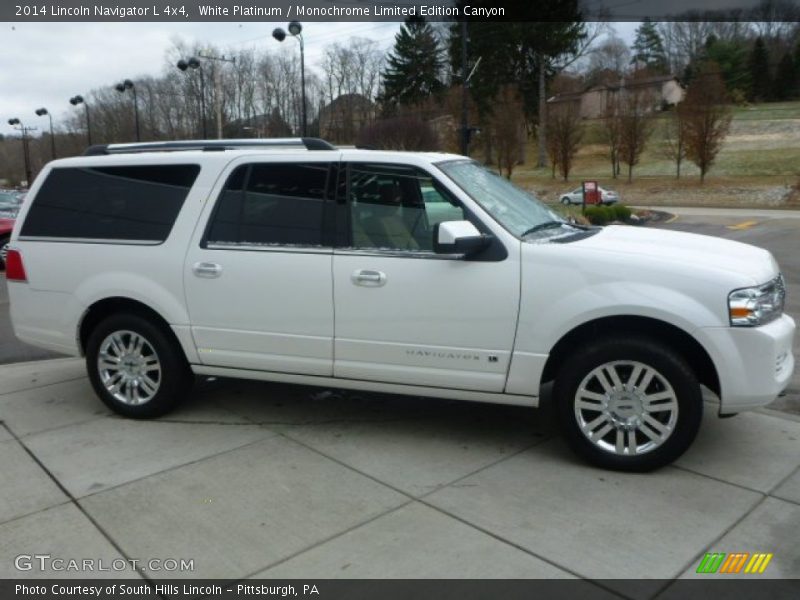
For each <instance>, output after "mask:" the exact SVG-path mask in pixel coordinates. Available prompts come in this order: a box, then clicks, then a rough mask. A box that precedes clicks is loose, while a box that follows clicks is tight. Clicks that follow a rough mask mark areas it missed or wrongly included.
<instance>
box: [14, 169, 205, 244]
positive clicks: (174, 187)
mask: <svg viewBox="0 0 800 600" xmlns="http://www.w3.org/2000/svg"><path fill="white" fill-rule="evenodd" d="M199 172H200V167H199V165H136V166H115V167H78V168H56V169H53V170H52V171H51V172H50V174H49V175H48V177H47V179H46V180H45V182H44V183H43V184H42V187H41V188H40V189H39V192H38V193H37V194H36V197H35V198H34V200H33V204H32V205H31V207H30V209H29V210H28V214H27V216H26V218H25V222H24V223H23V225H22V230H21V231H20V236H22V237H48V238H67V239H86V240H127V241H141V242H153V243H157V242H163V241H164V240H166V239H167V237H168V236H169V232H170V230H171V229H172V225H173V224H174V223H175V219H176V218H177V216H178V213H179V212H180V209H181V207H182V206H183V202H184V200H186V196H187V195H188V194H189V190H190V189H191V187H192V185H193V184H194V181H195V179H197V175H198V173H199Z"/></svg>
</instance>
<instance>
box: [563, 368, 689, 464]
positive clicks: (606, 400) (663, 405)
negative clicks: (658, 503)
mask: <svg viewBox="0 0 800 600" xmlns="http://www.w3.org/2000/svg"><path fill="white" fill-rule="evenodd" d="M575 418H576V419H577V421H578V426H579V427H580V429H581V431H582V432H583V435H585V436H586V438H587V439H588V440H589V441H590V442H592V443H593V444H594V445H595V446H597V447H598V448H601V449H602V450H605V451H606V452H611V453H612V454H616V455H618V456H634V455H637V454H644V453H645V452H650V451H651V450H654V449H656V448H658V447H659V446H661V445H662V444H663V443H664V442H666V441H667V439H669V437H670V436H671V435H672V433H673V431H674V430H675V424H676V422H677V421H678V398H677V396H676V395H675V391H674V390H673V389H672V386H671V385H670V384H669V382H668V381H667V380H666V378H665V377H664V376H663V375H661V373H659V372H658V371H656V370H655V369H654V368H652V367H650V366H648V365H646V364H644V363H641V362H637V361H630V360H619V361H613V362H608V363H605V364H603V365H600V366H599V367H597V368H595V369H593V370H592V371H591V372H590V373H589V374H588V375H587V376H586V377H585V378H584V379H583V381H582V382H581V384H580V385H579V386H578V390H577V392H576V393H575Z"/></svg>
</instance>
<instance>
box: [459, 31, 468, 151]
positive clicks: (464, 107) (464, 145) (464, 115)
mask: <svg viewBox="0 0 800 600" xmlns="http://www.w3.org/2000/svg"><path fill="white" fill-rule="evenodd" d="M467 33H468V32H467V21H466V20H462V21H461V154H463V155H464V156H469V107H468V102H469V77H467Z"/></svg>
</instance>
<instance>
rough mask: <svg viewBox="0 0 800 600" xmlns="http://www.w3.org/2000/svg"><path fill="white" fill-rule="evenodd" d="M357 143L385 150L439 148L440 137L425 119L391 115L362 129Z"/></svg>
mask: <svg viewBox="0 0 800 600" xmlns="http://www.w3.org/2000/svg"><path fill="white" fill-rule="evenodd" d="M357 143H358V144H359V145H363V146H370V147H372V148H379V149H385V150H412V151H425V150H438V149H439V137H438V136H437V134H436V132H435V131H434V130H433V128H432V127H431V126H430V125H429V124H428V123H426V122H425V121H423V120H421V119H419V118H415V117H391V118H389V119H383V120H381V121H376V122H375V123H373V124H372V125H368V126H367V127H364V129H362V130H361V132H360V133H359V135H358V138H357Z"/></svg>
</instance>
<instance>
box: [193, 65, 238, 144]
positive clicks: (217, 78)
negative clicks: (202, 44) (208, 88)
mask: <svg viewBox="0 0 800 600" xmlns="http://www.w3.org/2000/svg"><path fill="white" fill-rule="evenodd" d="M199 56H200V58H205V59H206V60H213V61H214V62H215V63H226V62H227V63H232V64H236V57H235V56H234V57H231V58H228V57H226V56H225V55H224V54H223V55H222V56H214V55H212V54H203V53H202V52H201V53H200V54H199ZM214 101H215V103H216V112H217V139H220V140H221V139H222V68H221V67H220V66H218V65H217V64H215V65H214Z"/></svg>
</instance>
